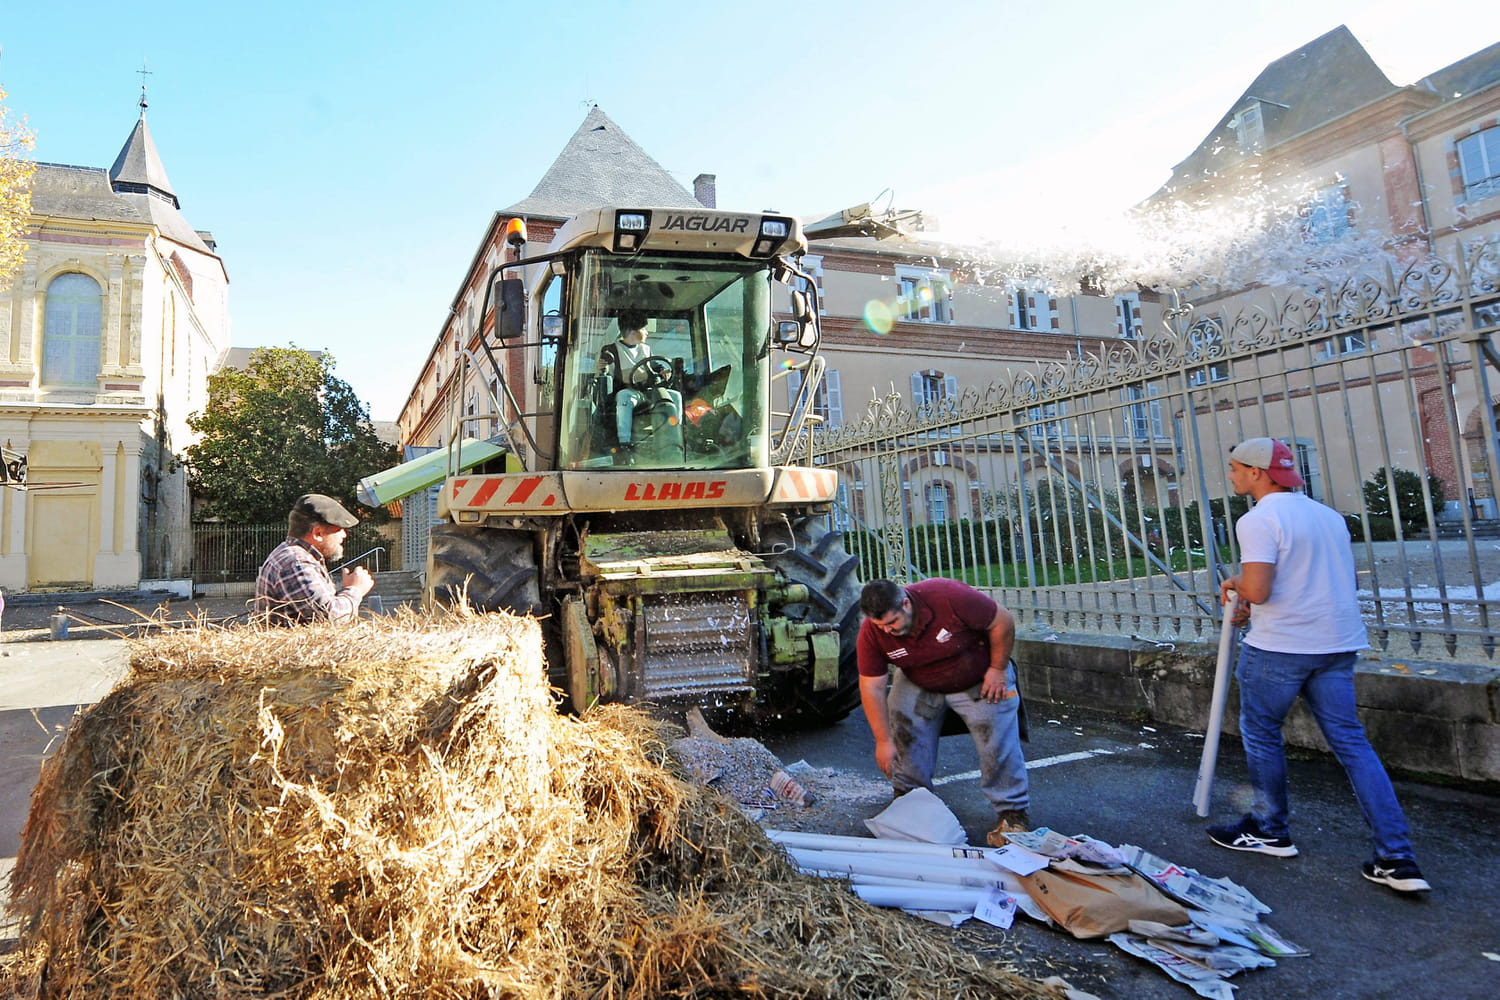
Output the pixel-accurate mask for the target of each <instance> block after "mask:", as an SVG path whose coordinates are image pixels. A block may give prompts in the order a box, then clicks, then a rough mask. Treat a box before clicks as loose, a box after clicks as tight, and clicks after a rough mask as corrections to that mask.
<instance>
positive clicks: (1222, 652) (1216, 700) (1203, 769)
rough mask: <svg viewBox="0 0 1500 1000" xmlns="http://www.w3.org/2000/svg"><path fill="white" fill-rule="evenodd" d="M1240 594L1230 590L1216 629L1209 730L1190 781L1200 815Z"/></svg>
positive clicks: (1220, 723) (1208, 790) (1208, 793)
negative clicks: (1193, 776) (1216, 657)
mask: <svg viewBox="0 0 1500 1000" xmlns="http://www.w3.org/2000/svg"><path fill="white" fill-rule="evenodd" d="M1239 603H1240V596H1239V595H1238V594H1236V593H1235V592H1234V591H1232V590H1231V591H1230V592H1229V603H1228V604H1226V605H1224V624H1223V626H1222V627H1220V629H1219V659H1218V662H1217V663H1216V664H1215V666H1214V691H1213V695H1212V697H1211V698H1210V699H1209V702H1208V730H1207V732H1205V733H1204V734H1203V759H1202V760H1201V761H1199V762H1198V780H1197V781H1196V782H1194V783H1193V805H1194V806H1197V808H1198V815H1199V816H1207V815H1208V807H1209V799H1210V798H1212V795H1213V787H1214V768H1215V767H1216V766H1217V764H1218V761H1219V733H1220V732H1221V731H1222V730H1223V728H1224V702H1225V701H1226V700H1228V698H1229V651H1230V649H1231V648H1233V646H1234V613H1235V610H1236V609H1237V608H1238V607H1239Z"/></svg>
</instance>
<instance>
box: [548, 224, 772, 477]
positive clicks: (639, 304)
mask: <svg viewBox="0 0 1500 1000" xmlns="http://www.w3.org/2000/svg"><path fill="white" fill-rule="evenodd" d="M771 286H772V270H771V264H770V263H769V262H767V261H755V260H742V259H734V258H727V257H715V258H712V259H704V258H703V257H701V256H699V257H689V256H678V255H672V254H659V255H657V254H650V253H645V254H639V255H635V256H630V257H619V256H614V255H611V254H608V253H605V252H602V251H586V252H585V253H584V254H583V255H582V260H581V261H580V263H579V266H578V269H577V270H576V272H575V280H574V282H573V287H572V288H571V289H569V291H568V293H567V295H568V298H569V299H570V302H569V304H568V307H566V308H564V309H563V310H562V315H564V316H567V317H570V318H571V319H570V321H571V322H572V323H573V324H574V328H573V329H571V330H568V331H566V332H565V333H564V331H558V333H560V334H564V335H563V336H562V338H561V344H562V345H563V349H564V351H565V352H566V353H565V354H564V356H563V357H561V358H559V359H558V362H559V371H560V373H561V376H562V384H561V386H560V389H561V394H560V402H561V403H562V406H563V413H562V428H561V430H562V433H561V435H560V441H559V448H560V454H559V459H560V461H559V467H560V468H564V469H605V468H614V467H620V466H627V467H633V468H645V469H734V468H752V467H762V466H765V465H767V464H769V451H770V445H769V434H768V431H769V427H768V424H769V416H768V407H769V401H770V374H771V372H770V356H771V350H770V348H771V335H772V330H773V328H774V326H775V324H774V317H773V316H772V314H771ZM559 304H561V303H559Z"/></svg>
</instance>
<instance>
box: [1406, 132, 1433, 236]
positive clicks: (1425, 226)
mask: <svg viewBox="0 0 1500 1000" xmlns="http://www.w3.org/2000/svg"><path fill="white" fill-rule="evenodd" d="M1407 124H1408V123H1407V122H1405V121H1403V122H1401V124H1400V127H1401V137H1402V138H1404V139H1405V140H1406V145H1407V148H1408V149H1410V150H1411V163H1412V166H1413V167H1414V168H1415V169H1416V172H1417V204H1418V205H1420V206H1421V208H1422V238H1423V239H1425V240H1426V241H1427V252H1428V253H1435V252H1436V247H1434V246H1433V245H1432V216H1431V214H1430V213H1429V212H1428V209H1427V182H1426V181H1424V180H1423V179H1422V157H1421V156H1419V155H1418V154H1417V141H1416V140H1415V139H1413V138H1412V137H1411V132H1410V131H1408V129H1407Z"/></svg>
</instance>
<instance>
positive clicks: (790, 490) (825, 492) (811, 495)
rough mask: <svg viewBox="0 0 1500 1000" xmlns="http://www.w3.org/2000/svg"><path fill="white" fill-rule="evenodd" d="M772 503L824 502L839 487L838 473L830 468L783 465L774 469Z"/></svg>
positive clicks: (830, 497)
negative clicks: (774, 483)
mask: <svg viewBox="0 0 1500 1000" xmlns="http://www.w3.org/2000/svg"><path fill="white" fill-rule="evenodd" d="M776 473H777V475H776V486H775V488H773V489H772V490H771V502H772V503H826V502H828V501H830V500H832V499H833V498H834V495H835V494H836V493H837V492H838V488H839V474H838V473H837V472H834V471H833V470H832V469H803V468H797V467H795V466H785V467H782V468H779V469H777V470H776Z"/></svg>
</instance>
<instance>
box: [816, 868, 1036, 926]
mask: <svg viewBox="0 0 1500 1000" xmlns="http://www.w3.org/2000/svg"><path fill="white" fill-rule="evenodd" d="M801 871H802V872H803V874H805V875H817V876H819V877H820V878H842V879H848V880H849V882H850V884H851V885H854V886H861V885H863V886H885V887H887V888H897V889H907V890H910V891H913V892H915V891H917V890H918V889H919V888H921V887H927V888H929V889H931V888H936V889H943V888H947V887H946V886H944V885H943V884H942V883H933V882H913V881H912V880H911V879H909V878H896V877H895V876H891V875H860V874H855V873H850V872H825V871H815V870H812V869H807V868H803V869H801ZM965 888H981V887H977V886H967V887H965ZM984 891H985V892H989V891H990V890H989V889H988V888H984ZM999 891H1000V892H1003V893H1005V895H1007V896H1009V897H1010V898H1011V899H1014V900H1015V901H1016V908H1017V909H1018V910H1020V911H1021V912H1022V913H1024V914H1026V915H1027V916H1028V917H1030V918H1031V919H1033V920H1035V921H1036V922H1037V923H1039V924H1046V923H1050V922H1051V918H1050V917H1048V916H1047V913H1046V911H1045V910H1043V909H1042V908H1041V907H1040V906H1038V905H1037V902H1036V900H1034V899H1032V898H1031V897H1030V896H1029V895H1027V894H1026V892H1025V891H1024V890H1019V889H1000V890H999ZM927 909H935V907H927Z"/></svg>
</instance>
